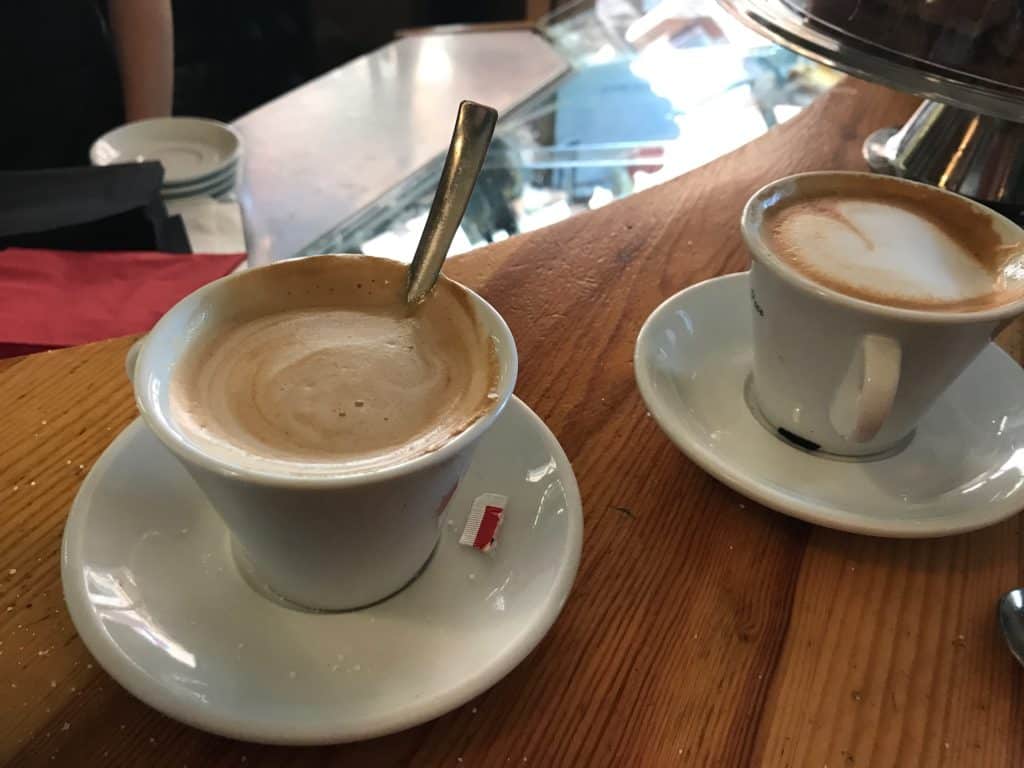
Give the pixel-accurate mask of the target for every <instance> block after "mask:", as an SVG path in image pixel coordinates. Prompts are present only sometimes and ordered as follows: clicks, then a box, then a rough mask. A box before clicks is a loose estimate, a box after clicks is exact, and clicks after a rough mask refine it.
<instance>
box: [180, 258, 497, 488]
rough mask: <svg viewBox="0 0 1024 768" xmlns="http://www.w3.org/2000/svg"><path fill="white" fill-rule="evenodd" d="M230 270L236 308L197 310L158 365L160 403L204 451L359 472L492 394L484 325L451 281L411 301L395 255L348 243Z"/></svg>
mask: <svg viewBox="0 0 1024 768" xmlns="http://www.w3.org/2000/svg"><path fill="white" fill-rule="evenodd" d="M236 283H237V285H236V290H235V293H236V295H237V298H238V301H237V306H238V309H237V311H233V310H232V309H231V307H230V306H228V307H227V309H226V311H225V310H224V308H221V310H220V311H219V313H218V315H217V316H215V317H211V318H209V319H208V320H207V321H204V323H203V327H201V328H200V329H199V331H198V333H199V336H198V338H197V339H196V341H195V342H194V343H192V344H190V346H189V349H188V352H187V354H186V355H185V356H184V357H183V358H182V359H181V360H180V361H179V362H178V364H177V366H176V367H175V369H174V372H173V374H172V377H171V383H170V393H169V402H170V406H171V414H172V417H173V418H174V420H175V421H176V423H177V425H178V427H179V429H180V430H181V432H182V433H183V434H184V435H186V436H187V438H188V439H189V440H191V441H193V442H194V443H196V444H197V445H198V446H200V447H201V448H202V449H203V451H204V452H206V453H209V454H213V455H217V456H220V457H221V458H223V459H225V460H227V461H230V462H231V463H233V464H243V465H249V466H255V467H257V468H265V469H274V470H278V471H281V470H283V471H286V472H293V473H299V474H321V475H326V474H331V475H337V474H339V473H340V474H346V473H358V472H363V471H367V470H373V469H380V468H384V467H388V466H394V465H397V464H400V463H402V462H404V461H407V460H409V459H412V458H414V457H416V456H419V455H422V454H425V453H428V452H431V451H433V450H436V449H438V448H440V447H442V446H443V445H445V444H446V443H447V442H449V441H450V440H451V439H452V438H453V437H454V436H455V435H457V434H459V433H460V432H462V431H464V430H465V429H466V428H467V427H469V426H470V425H471V424H472V423H473V422H474V421H476V420H477V419H478V418H479V417H480V416H482V415H483V414H484V413H486V412H487V411H488V410H489V409H490V408H491V407H492V406H493V401H494V398H495V397H496V395H495V394H494V391H493V390H494V387H495V386H496V382H497V378H498V371H497V362H496V359H495V354H494V351H493V347H492V343H491V339H490V336H489V335H488V333H487V331H486V329H485V328H484V327H483V326H482V325H481V323H480V321H479V319H478V318H477V317H476V314H475V312H474V309H473V306H472V304H471V303H470V301H469V298H468V296H467V295H466V292H465V290H464V289H463V288H461V287H460V286H458V285H456V284H455V283H452V282H450V281H448V280H445V279H444V278H442V279H441V280H440V281H439V282H438V284H437V286H436V288H435V290H434V292H433V293H432V294H431V295H430V296H428V297H427V299H426V300H425V301H424V302H422V303H421V304H420V305H418V306H416V307H413V308H410V307H407V306H406V304H405V300H404V292H405V267H404V266H403V265H401V264H399V263H397V262H392V261H387V260H384V259H376V258H371V257H355V256H347V257H331V256H327V257H317V258H313V259H302V260H298V261H293V262H281V263H279V264H276V265H273V266H271V267H268V268H264V269H260V270H257V271H254V272H251V273H247V274H243V275H240V276H239V277H238V278H237V280H236ZM242 307H245V309H242Z"/></svg>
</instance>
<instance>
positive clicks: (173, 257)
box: [0, 248, 245, 357]
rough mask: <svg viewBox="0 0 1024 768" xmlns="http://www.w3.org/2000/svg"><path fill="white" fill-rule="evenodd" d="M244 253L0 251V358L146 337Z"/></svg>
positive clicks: (14, 249) (235, 263) (239, 259)
mask: <svg viewBox="0 0 1024 768" xmlns="http://www.w3.org/2000/svg"><path fill="white" fill-rule="evenodd" d="M244 259H245V254H244V253H232V254H180V253H173V254H172V253H152V252H136V251H117V252H113V253H98V252H86V251H49V250H34V249H28V248H8V249H6V250H0V357H11V356H13V355H23V354H26V353H28V352H38V351H41V350H44V349H53V348H55V347H70V346H73V345H75V344H85V343H88V342H90V341H99V340H100V339H109V338H111V337H113V336H124V335H126V334H129V333H141V332H143V331H148V330H149V329H150V328H152V327H153V324H154V323H155V322H156V321H157V320H158V319H159V318H160V316H161V315H163V313H164V312H166V311H167V310H168V309H170V308H171V307H172V306H173V305H174V304H175V303H176V302H177V301H178V300H179V299H181V298H182V297H184V296H186V295H188V294H189V293H191V292H192V291H194V290H195V289H196V288H198V287H199V286H201V285H204V284H206V283H208V282H210V281H211V280H215V279H216V278H218V277H222V276H223V275H226V274H228V273H229V272H231V270H233V269H234V268H235V267H237V266H238V265H239V264H240V263H241V262H242V261H243V260H244Z"/></svg>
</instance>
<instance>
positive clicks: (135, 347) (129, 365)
mask: <svg viewBox="0 0 1024 768" xmlns="http://www.w3.org/2000/svg"><path fill="white" fill-rule="evenodd" d="M145 340H146V337H145V336H143V337H142V338H140V339H136V341H135V343H134V344H132V345H131V347H129V348H128V354H127V355H125V356H124V372H125V373H126V374H128V381H132V382H134V381H135V361H136V360H138V359H139V351H140V350H141V349H142V342H144V341H145Z"/></svg>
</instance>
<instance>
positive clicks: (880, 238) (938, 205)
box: [762, 179, 1024, 312]
mask: <svg viewBox="0 0 1024 768" xmlns="http://www.w3.org/2000/svg"><path fill="white" fill-rule="evenodd" d="M762 231H763V232H764V233H765V235H766V239H767V241H768V243H769V245H770V247H771V248H772V250H773V251H774V252H775V253H776V254H777V255H778V256H780V257H781V258H782V259H783V261H784V262H786V263H787V264H789V265H790V266H791V267H792V268H794V269H796V270H797V271H799V272H801V273H803V274H805V275H806V276H807V277H809V278H811V279H812V280H814V281H815V282H818V283H820V284H822V285H824V286H825V287H828V288H832V289H833V290H836V291H839V292H840V293H845V294H847V295H850V296H853V297H855V298H860V299H865V300H867V301H872V302H875V303H878V304H885V305H889V306H896V307H904V308H909V309H936V310H939V309H941V310H945V311H963V312H967V311H978V310H982V309H986V308H991V307H995V306H999V305H1001V304H1005V303H1007V302H1009V301H1014V300H1016V299H1019V298H1021V297H1022V296H1024V281H1022V280H1021V279H1020V277H1021V275H1020V272H1021V259H1022V252H1024V244H1022V243H1021V242H1007V241H1006V240H1005V239H1004V237H1003V236H1001V235H1000V233H999V232H998V231H997V230H996V229H995V226H994V224H993V218H992V217H990V216H986V215H985V214H984V213H983V212H981V211H978V210H977V209H976V208H975V207H974V206H972V205H971V204H970V203H968V202H967V201H964V200H960V199H958V198H955V197H952V196H950V195H946V194H942V193H940V192H938V191H935V190H928V189H927V188H924V189H922V188H920V187H919V186H917V185H909V184H901V183H899V182H892V181H891V180H884V179H869V180H867V181H865V180H859V182H851V183H848V184H844V185H843V189H842V190H841V191H827V192H818V193H813V194H800V193H797V194H795V195H794V196H793V197H792V198H791V199H788V200H785V201H783V202H780V203H775V204H774V205H772V206H771V207H769V208H768V210H767V211H766V212H765V214H764V219H763V229H762Z"/></svg>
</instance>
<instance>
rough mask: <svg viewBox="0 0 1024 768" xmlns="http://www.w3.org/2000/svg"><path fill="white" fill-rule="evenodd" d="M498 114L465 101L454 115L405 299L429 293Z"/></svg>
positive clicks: (464, 210)
mask: <svg viewBox="0 0 1024 768" xmlns="http://www.w3.org/2000/svg"><path fill="white" fill-rule="evenodd" d="M497 120H498V113H497V111H496V110H495V109H493V108H492V107H486V106H484V105H483V104H477V103H476V102H474V101H463V102H462V103H461V104H459V114H458V117H456V118H455V130H454V132H453V133H452V143H451V145H450V146H449V147H448V155H447V157H445V159H444V168H443V169H442V170H441V181H440V182H439V183H438V185H437V191H436V192H435V193H434V202H433V203H431V205H430V213H429V214H427V223H426V226H424V228H423V234H422V235H421V236H420V241H419V244H418V245H417V246H416V255H415V256H414V257H413V259H412V266H410V268H409V288H408V293H407V294H406V301H407V302H408V303H409V304H415V303H416V302H419V301H422V300H423V298H424V297H425V296H426V295H427V294H428V293H430V289H431V288H433V287H434V283H435V282H437V276H438V275H439V274H440V273H441V265H442V264H444V259H445V256H447V255H448V248H449V247H450V246H451V244H452V239H453V238H454V237H455V233H456V232H457V231H458V229H459V223H460V222H461V221H462V216H463V214H464V213H465V212H466V206H467V205H468V204H469V196H470V195H471V194H472V193H473V186H474V185H475V184H476V177H477V175H478V174H479V173H480V168H481V167H482V166H483V164H484V157H485V156H486V155H487V147H488V146H489V145H490V143H491V136H492V135H493V134H494V124H495V123H496V122H497Z"/></svg>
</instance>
